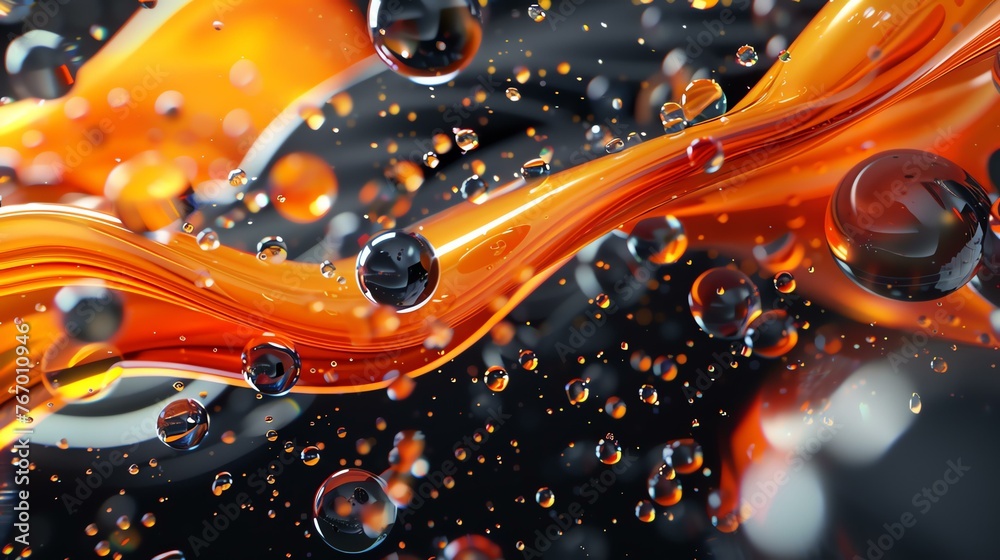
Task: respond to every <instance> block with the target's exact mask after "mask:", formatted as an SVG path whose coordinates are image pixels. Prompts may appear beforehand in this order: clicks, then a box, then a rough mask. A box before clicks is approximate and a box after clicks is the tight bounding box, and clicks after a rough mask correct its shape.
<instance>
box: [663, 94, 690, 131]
mask: <svg viewBox="0 0 1000 560" xmlns="http://www.w3.org/2000/svg"><path fill="white" fill-rule="evenodd" d="M660 124H662V125H663V132H665V133H666V134H677V133H678V132H682V131H683V130H684V129H685V128H687V125H688V122H687V120H685V118H684V109H682V108H681V106H680V105H678V104H677V103H674V102H673V101H668V102H666V103H664V104H663V106H662V107H660Z"/></svg>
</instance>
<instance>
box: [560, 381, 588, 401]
mask: <svg viewBox="0 0 1000 560" xmlns="http://www.w3.org/2000/svg"><path fill="white" fill-rule="evenodd" d="M566 397H567V398H568V399H569V404H580V403H582V402H586V401H587V398H589V397H590V387H589V386H588V385H587V382H586V381H584V380H583V379H573V380H571V381H570V382H569V383H567V384H566Z"/></svg>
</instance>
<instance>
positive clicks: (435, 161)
mask: <svg viewBox="0 0 1000 560" xmlns="http://www.w3.org/2000/svg"><path fill="white" fill-rule="evenodd" d="M422 159H423V161H424V165H426V166H427V167H429V168H431V169H436V168H437V166H438V165H440V164H441V160H440V159H439V158H438V155H437V154H435V153H434V152H427V153H426V154H424V155H423V158H422Z"/></svg>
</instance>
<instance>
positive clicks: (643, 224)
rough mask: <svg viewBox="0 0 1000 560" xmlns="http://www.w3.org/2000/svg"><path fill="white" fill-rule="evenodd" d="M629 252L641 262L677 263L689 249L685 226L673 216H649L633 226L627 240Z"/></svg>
mask: <svg viewBox="0 0 1000 560" xmlns="http://www.w3.org/2000/svg"><path fill="white" fill-rule="evenodd" d="M626 246H627V247H628V251H629V253H631V254H632V257H634V258H635V260H637V261H639V262H644V261H649V262H651V263H654V264H671V263H675V262H677V261H678V260H680V258H681V257H682V256H683V255H684V251H686V250H687V246H688V239H687V236H686V235H685V234H684V226H683V225H682V224H681V222H680V220H678V219H677V218H675V217H673V216H664V217H662V218H659V217H658V218H647V219H645V220H642V221H640V222H639V223H638V224H636V225H635V227H633V228H632V233H630V234H629V236H628V240H627V241H626Z"/></svg>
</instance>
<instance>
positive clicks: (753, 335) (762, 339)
mask: <svg viewBox="0 0 1000 560" xmlns="http://www.w3.org/2000/svg"><path fill="white" fill-rule="evenodd" d="M798 342H799V332H798V329H796V328H795V322H794V321H793V320H792V318H791V317H790V316H789V315H788V312H786V311H785V310H784V309H772V310H770V311H765V312H763V313H761V314H760V315H758V316H757V318H756V319H754V320H753V321H752V322H751V323H750V325H749V326H748V327H747V334H746V336H745V337H744V340H743V343H744V344H746V345H747V346H748V347H749V348H752V349H753V353H754V354H756V355H758V356H762V357H764V358H780V357H781V356H784V355H785V354H787V353H788V352H790V351H791V350H792V348H795V345H796V344H797V343H798Z"/></svg>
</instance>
